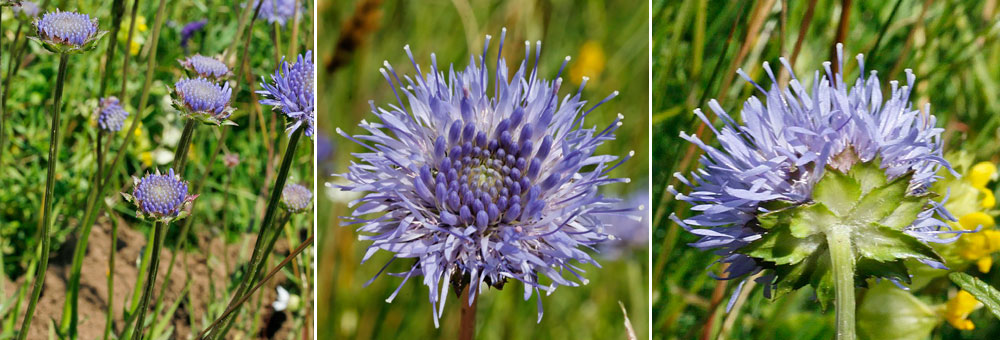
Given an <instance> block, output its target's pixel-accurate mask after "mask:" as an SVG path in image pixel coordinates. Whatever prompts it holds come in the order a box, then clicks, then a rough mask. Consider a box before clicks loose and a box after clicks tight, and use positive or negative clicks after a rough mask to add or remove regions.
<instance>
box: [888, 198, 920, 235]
mask: <svg viewBox="0 0 1000 340" xmlns="http://www.w3.org/2000/svg"><path fill="white" fill-rule="evenodd" d="M927 200H928V198H927V197H925V196H921V197H913V196H907V197H906V198H904V199H903V201H902V202H899V205H898V206H896V209H895V210H893V211H892V212H891V213H889V216H886V217H885V218H883V219H882V220H881V221H879V224H880V225H883V226H886V227H889V228H890V229H893V230H903V228H906V227H908V226H910V225H911V224H913V221H915V220H916V219H917V215H919V214H920V212H921V211H923V210H924V207H925V206H926V205H927Z"/></svg>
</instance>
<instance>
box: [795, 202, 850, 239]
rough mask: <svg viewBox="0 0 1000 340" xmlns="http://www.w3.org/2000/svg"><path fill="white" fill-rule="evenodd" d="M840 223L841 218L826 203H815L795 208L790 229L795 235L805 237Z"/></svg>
mask: <svg viewBox="0 0 1000 340" xmlns="http://www.w3.org/2000/svg"><path fill="white" fill-rule="evenodd" d="M840 223H841V219H840V218H838V217H837V216H836V215H834V213H833V212H832V211H830V209H828V208H827V207H826V205H825V204H823V203H814V204H808V205H803V206H800V207H798V208H797V209H795V216H794V217H793V218H792V220H791V223H790V227H789V231H790V232H791V233H792V235H793V236H795V237H799V238H805V237H809V236H812V235H816V234H818V233H821V232H822V231H823V228H827V227H830V226H835V225H839V224H840Z"/></svg>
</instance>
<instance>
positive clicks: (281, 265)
mask: <svg viewBox="0 0 1000 340" xmlns="http://www.w3.org/2000/svg"><path fill="white" fill-rule="evenodd" d="M312 242H313V236H312V235H309V238H307V239H306V240H305V241H302V244H300V245H299V247H298V248H295V250H294V251H292V253H291V254H288V256H287V257H285V259H284V260H283V261H281V263H279V264H278V266H277V267H274V269H271V272H269V273H267V275H266V276H264V278H263V279H262V280H260V282H258V283H257V284H256V285H254V286H253V288H251V289H250V291H249V292H247V294H246V295H244V296H243V297H242V298H240V299H239V300H238V301H236V304H235V307H239V306H241V305H243V303H245V302H246V301H247V300H249V299H250V297H251V296H253V294H254V293H256V292H257V290H258V289H260V287H261V286H263V285H264V283H267V281H269V280H271V278H272V277H274V275H275V274H277V273H278V271H280V270H281V268H284V267H285V266H286V265H288V263H289V262H291V261H292V259H294V258H296V257H297V256H299V254H301V253H302V251H303V250H305V249H306V247H308V246H309V245H310V244H312ZM235 311H236V308H234V307H229V308H226V311H225V312H223V313H222V315H220V316H219V318H218V319H215V321H213V322H212V323H211V324H210V325H208V327H206V328H205V330H203V331H201V333H200V334H198V337H197V339H204V338H205V336H206V335H207V334H208V332H209V331H211V330H212V329H214V328H215V327H217V326H218V325H219V324H220V323H221V322H222V321H223V320H225V319H226V318H228V317H229V316H230V315H231V314H232V313H233V312H235Z"/></svg>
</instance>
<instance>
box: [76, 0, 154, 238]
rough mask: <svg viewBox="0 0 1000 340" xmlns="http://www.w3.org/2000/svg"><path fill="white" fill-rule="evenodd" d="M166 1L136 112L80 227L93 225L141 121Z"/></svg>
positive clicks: (133, 19) (123, 87)
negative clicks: (101, 200) (119, 163)
mask: <svg viewBox="0 0 1000 340" xmlns="http://www.w3.org/2000/svg"><path fill="white" fill-rule="evenodd" d="M166 3H167V1H166V0H160V4H159V8H158V9H157V11H156V24H154V25H153V36H152V37H153V39H152V42H151V44H152V45H150V49H151V51H150V55H149V58H148V59H147V60H148V64H147V66H146V76H145V79H146V81H145V83H144V84H143V87H142V95H140V97H139V98H140V99H139V106H138V107H137V110H136V111H137V112H136V113H135V114H134V115H133V118H132V123H131V124H130V125H129V129H128V132H127V133H126V134H125V140H124V141H123V142H122V144H121V147H120V148H119V149H118V152H116V153H115V157H114V158H113V159H112V160H111V164H110V166H108V168H107V169H108V171H107V172H106V173H107V175H106V176H105V178H104V180H103V181H100V185H99V186H98V189H97V191H96V193H95V194H96V195H97V197H98V199H94V200H89V201H88V203H87V207H86V209H84V214H83V216H84V218H83V224H81V227H82V228H90V227H92V226H93V225H94V222H95V221H96V220H97V214H98V213H99V212H100V210H101V206H100V205H98V204H96V202H97V201H100V198H101V197H105V193H106V191H107V189H108V186H109V184H110V183H111V176H113V175H114V174H115V169H117V166H118V162H119V161H120V160H121V159H122V157H123V156H124V155H125V152H126V151H127V150H128V144H129V143H130V142H131V141H132V138H133V137H134V136H135V130H136V129H137V128H138V127H139V122H141V121H142V115H143V113H144V111H145V108H146V104H147V102H148V100H149V89H150V87H151V86H152V83H153V71H154V70H155V69H156V50H157V48H156V47H157V45H158V44H159V37H160V28H161V27H162V26H163V18H164V11H165V8H166ZM138 5H139V0H136V2H135V3H134V4H133V6H134V7H133V9H132V21H131V25H132V28H129V37H130V38H129V39H128V40H127V41H131V36H132V33H133V30H134V27H135V18H136V11H135V10H136V8H138ZM129 55H130V53H126V54H125V56H126V58H125V66H124V68H123V69H122V73H123V74H125V73H127V71H128V56H129ZM122 82H123V83H125V82H126V79H124V78H123V79H122ZM123 85H124V84H123ZM125 94H126V92H125V86H122V95H121V96H120V97H119V99H120V100H121V101H122V102H123V103H125V102H127V100H126V99H125V98H127V97H126V96H125Z"/></svg>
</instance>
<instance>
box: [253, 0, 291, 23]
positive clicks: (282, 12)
mask: <svg viewBox="0 0 1000 340" xmlns="http://www.w3.org/2000/svg"><path fill="white" fill-rule="evenodd" d="M260 1H261V0H256V1H253V2H252V3H251V6H253V7H251V8H257V4H258V2H260ZM263 2H264V3H263V4H260V13H259V14H258V17H259V18H261V19H265V20H267V23H269V24H273V23H275V22H277V23H278V24H279V25H281V26H285V23H286V22H288V20H291V19H292V18H293V16H295V15H299V14H296V8H295V0H263ZM297 12H298V13H302V8H299V9H298V11H297Z"/></svg>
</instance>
